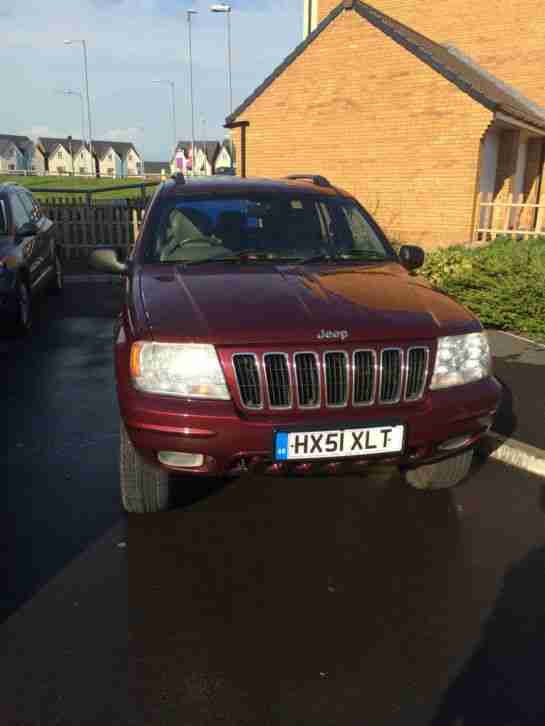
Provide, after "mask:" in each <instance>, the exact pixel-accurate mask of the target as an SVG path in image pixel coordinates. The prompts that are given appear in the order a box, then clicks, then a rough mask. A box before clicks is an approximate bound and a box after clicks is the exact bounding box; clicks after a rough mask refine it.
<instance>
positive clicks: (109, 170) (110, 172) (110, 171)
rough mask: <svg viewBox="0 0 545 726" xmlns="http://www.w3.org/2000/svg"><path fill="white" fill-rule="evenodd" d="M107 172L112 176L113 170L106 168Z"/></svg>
mask: <svg viewBox="0 0 545 726" xmlns="http://www.w3.org/2000/svg"><path fill="white" fill-rule="evenodd" d="M108 174H110V176H113V175H114V170H113V169H112V168H110V169H108Z"/></svg>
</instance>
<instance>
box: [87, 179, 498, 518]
mask: <svg viewBox="0 0 545 726" xmlns="http://www.w3.org/2000/svg"><path fill="white" fill-rule="evenodd" d="M423 260H424V253H423V251H422V250H421V249H420V248H419V247H414V246H409V245H406V246H404V247H402V248H401V250H400V252H399V255H398V254H396V252H395V251H394V249H393V248H392V247H391V245H390V244H389V242H388V240H387V239H386V237H385V236H384V234H383V232H382V231H381V229H380V228H379V226H378V225H377V224H376V222H375V221H374V220H373V219H372V217H371V216H370V214H369V213H368V212H367V211H365V209H364V208H363V207H362V206H361V205H360V204H359V203H358V201H357V200H356V199H354V197H352V196H351V195H350V194H348V193H346V192H343V191H342V190H340V189H337V188H335V187H334V186H332V185H331V184H330V183H329V182H328V181H327V180H326V179H324V178H323V177H320V176H303V175H296V176H294V177H289V178H288V179H284V180H280V181H274V180H267V179H246V178H244V179H241V178H229V177H225V178H208V179H192V180H190V181H187V182H186V180H184V177H183V176H182V175H176V177H175V178H173V179H172V180H169V181H167V182H164V183H163V184H161V186H160V187H159V188H158V190H157V192H156V193H155V196H154V197H153V200H152V201H151V203H150V207H149V209H148V211H147V214H146V218H145V222H144V224H143V226H142V230H141V234H140V237H139V239H138V241H137V243H136V245H135V249H134V251H133V254H132V256H131V259H130V260H129V261H128V263H126V264H122V263H121V262H119V261H118V259H117V258H116V256H115V254H114V252H113V251H112V250H98V251H96V252H94V253H93V265H94V266H95V267H99V268H100V269H102V270H108V271H116V272H119V273H121V274H123V275H126V276H127V285H126V297H125V303H124V307H123V311H122V314H121V316H120V318H119V322H118V325H117V328H116V334H115V360H116V375H117V390H118V397H119V406H120V410H121V417H122V424H121V494H122V499H123V504H124V506H125V508H126V509H127V510H128V511H130V512H154V511H158V510H162V509H165V508H166V507H167V506H168V504H169V500H170V495H171V492H172V487H173V486H175V484H176V477H174V476H172V474H173V473H177V474H184V475H188V474H192V475H210V474H213V475H220V476H223V475H226V474H234V473H240V472H244V471H248V470H250V471H252V470H256V471H265V472H269V473H276V474H289V473H291V472H312V471H315V470H316V471H326V472H331V473H334V472H344V471H357V470H358V469H360V470H361V468H362V467H363V466H365V465H367V464H368V463H369V462H370V461H376V460H382V461H384V460H387V461H390V462H395V463H396V464H398V465H399V467H400V468H401V469H402V470H403V471H404V472H405V475H406V479H407V481H408V482H409V483H410V484H412V485H413V486H415V487H418V488H420V489H434V488H439V487H450V486H453V485H455V484H457V483H458V482H459V481H460V480H462V479H463V478H464V477H465V476H466V475H467V474H468V472H469V468H470V464H471V459H472V455H473V447H474V444H475V443H476V442H477V440H478V439H479V438H480V437H481V436H482V435H483V434H484V433H485V432H486V431H488V429H489V428H490V426H491V422H492V416H493V414H494V412H495V411H496V408H497V406H498V403H499V398H500V385H499V384H498V382H497V381H496V380H495V379H494V378H493V377H492V374H491V361H490V350H489V346H488V341H487V337H486V334H485V333H484V332H483V328H482V326H481V324H480V323H479V321H478V320H477V319H476V318H475V316H474V315H472V314H471V313H470V312H468V311H467V310H466V309H465V308H464V307H462V306H461V305H459V304H458V303H457V302H455V301H454V300H452V299H451V298H449V297H448V296H447V295H445V294H443V293H442V292H440V291H438V290H435V289H433V288H432V287H430V285H429V284H428V283H426V282H425V281H424V280H423V279H421V278H419V277H417V276H416V275H415V273H414V272H413V270H414V269H415V268H418V267H420V266H421V265H422V263H423Z"/></svg>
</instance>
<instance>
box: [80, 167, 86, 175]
mask: <svg viewBox="0 0 545 726" xmlns="http://www.w3.org/2000/svg"><path fill="white" fill-rule="evenodd" d="M79 173H80V174H85V167H84V166H80V168H79Z"/></svg>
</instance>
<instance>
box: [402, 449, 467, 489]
mask: <svg viewBox="0 0 545 726" xmlns="http://www.w3.org/2000/svg"><path fill="white" fill-rule="evenodd" d="M472 460H473V449H468V450H467V451H463V452H462V453H461V454H458V455H457V456H453V457H451V458H450V459H445V460H444V461H436V462H435V464H424V465H423V466H419V467H418V468H416V469H409V470H408V471H406V472H405V479H406V480H407V483H408V484H410V485H411V486H412V487H414V488H415V489H421V490H425V491H431V490H434V489H450V488H451V487H455V486H456V485H457V484H459V483H460V482H461V481H462V480H463V479H465V478H466V476H467V475H468V474H469V470H470V468H471V461H472Z"/></svg>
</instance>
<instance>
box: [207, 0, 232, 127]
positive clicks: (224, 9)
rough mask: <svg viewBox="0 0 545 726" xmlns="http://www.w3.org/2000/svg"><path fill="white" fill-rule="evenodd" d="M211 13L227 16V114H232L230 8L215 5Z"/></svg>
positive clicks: (218, 4)
mask: <svg viewBox="0 0 545 726" xmlns="http://www.w3.org/2000/svg"><path fill="white" fill-rule="evenodd" d="M210 11H211V12H213V13H224V14H225V15H226V16H227V82H228V87H229V113H230V114H231V113H233V83H232V75H231V6H230V5H226V4H225V3H215V4H214V5H211V6H210Z"/></svg>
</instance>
